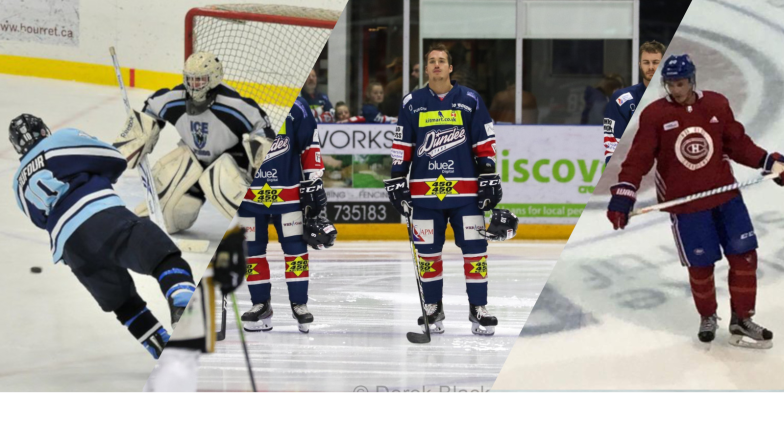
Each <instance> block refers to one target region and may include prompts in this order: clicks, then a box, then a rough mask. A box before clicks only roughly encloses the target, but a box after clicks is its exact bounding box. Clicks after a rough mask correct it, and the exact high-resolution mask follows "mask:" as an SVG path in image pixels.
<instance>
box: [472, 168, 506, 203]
mask: <svg viewBox="0 0 784 441" xmlns="http://www.w3.org/2000/svg"><path fill="white" fill-rule="evenodd" d="M477 184H479V189H478V190H477V191H476V195H477V196H478V197H479V209H480V210H483V211H489V210H492V209H493V208H495V206H496V205H498V203H499V202H501V197H503V195H504V192H503V191H501V175H498V174H496V173H487V174H481V175H479V179H478V180H477Z"/></svg>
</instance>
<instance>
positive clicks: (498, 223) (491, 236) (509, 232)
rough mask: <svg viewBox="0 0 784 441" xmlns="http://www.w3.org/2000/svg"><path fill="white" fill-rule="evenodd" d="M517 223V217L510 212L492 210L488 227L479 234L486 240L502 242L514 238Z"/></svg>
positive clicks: (498, 209)
mask: <svg viewBox="0 0 784 441" xmlns="http://www.w3.org/2000/svg"><path fill="white" fill-rule="evenodd" d="M518 222H519V221H518V219H517V216H515V214H514V213H512V212H511V211H509V210H505V209H500V208H493V214H492V215H491V216H490V225H489V226H488V227H487V229H486V230H479V234H481V235H482V236H483V237H484V238H486V239H487V240H492V241H496V242H502V241H504V240H508V239H511V238H513V237H515V235H516V234H517V224H518Z"/></svg>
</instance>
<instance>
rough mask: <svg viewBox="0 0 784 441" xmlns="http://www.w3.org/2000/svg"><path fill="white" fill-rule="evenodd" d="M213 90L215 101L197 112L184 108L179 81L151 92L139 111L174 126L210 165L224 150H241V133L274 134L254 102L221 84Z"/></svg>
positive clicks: (184, 96) (183, 93)
mask: <svg viewBox="0 0 784 441" xmlns="http://www.w3.org/2000/svg"><path fill="white" fill-rule="evenodd" d="M214 90H215V92H216V97H215V101H214V102H213V104H212V105H211V106H210V107H209V109H207V110H206V111H204V112H203V113H201V114H199V115H188V114H187V112H186V111H185V100H186V93H187V92H186V91H185V86H183V85H182V84H180V85H179V86H177V87H175V88H174V89H171V90H169V89H161V90H159V91H157V92H155V93H154V94H153V95H152V96H150V97H149V98H147V101H145V102H144V108H143V109H142V112H145V113H147V114H148V115H150V116H152V117H154V118H156V119H157V120H158V121H165V122H168V123H169V124H171V125H172V126H174V127H175V128H176V129H177V133H179V135H180V137H181V138H182V140H183V141H184V142H185V144H187V145H188V147H190V149H191V151H193V153H194V154H195V155H196V157H197V158H198V159H199V162H201V163H202V164H203V165H209V164H212V163H213V162H214V161H215V160H216V159H218V157H219V156H220V155H222V154H223V153H224V152H226V151H227V150H230V149H235V148H236V150H237V151H243V149H242V135H244V134H246V133H250V134H258V135H260V136H265V137H267V138H270V139H272V138H274V137H275V131H274V130H273V129H272V127H271V125H270V120H269V117H268V116H267V114H266V113H265V112H264V111H263V110H261V108H260V107H259V105H258V104H256V102H255V101H253V100H252V99H250V98H244V97H242V96H241V95H240V94H239V93H238V92H237V91H236V90H234V89H232V88H231V87H229V86H226V85H225V84H221V85H219V86H218V87H216V88H215V89H214ZM238 159H239V158H238ZM238 163H239V164H243V163H246V161H243V160H238ZM241 166H242V165H241Z"/></svg>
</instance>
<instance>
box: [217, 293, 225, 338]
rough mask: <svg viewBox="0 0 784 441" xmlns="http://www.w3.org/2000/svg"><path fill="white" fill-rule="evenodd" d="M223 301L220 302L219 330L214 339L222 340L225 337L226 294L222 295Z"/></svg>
mask: <svg viewBox="0 0 784 441" xmlns="http://www.w3.org/2000/svg"><path fill="white" fill-rule="evenodd" d="M222 297H223V301H222V302H221V305H222V308H221V309H222V311H221V326H220V331H218V333H217V335H216V336H215V341H223V340H225V339H226V302H227V300H226V295H223V296H222Z"/></svg>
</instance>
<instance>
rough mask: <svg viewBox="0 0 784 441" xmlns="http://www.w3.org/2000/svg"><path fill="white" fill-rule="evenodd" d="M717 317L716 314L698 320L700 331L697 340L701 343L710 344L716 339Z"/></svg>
mask: <svg viewBox="0 0 784 441" xmlns="http://www.w3.org/2000/svg"><path fill="white" fill-rule="evenodd" d="M718 321H719V317H718V316H717V315H716V314H713V315H709V316H707V317H702V319H701V320H700V330H699V332H698V333H697V338H699V339H700V341H701V342H703V343H710V342H712V341H713V339H714V338H716V330H717V329H719V322H718Z"/></svg>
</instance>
